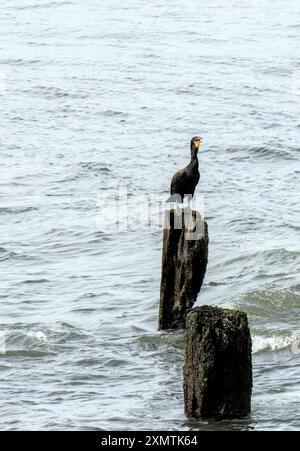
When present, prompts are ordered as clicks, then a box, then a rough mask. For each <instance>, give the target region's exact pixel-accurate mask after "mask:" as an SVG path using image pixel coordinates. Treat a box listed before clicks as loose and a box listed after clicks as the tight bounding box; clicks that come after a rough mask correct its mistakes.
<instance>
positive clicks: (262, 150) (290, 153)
mask: <svg viewBox="0 0 300 451" xmlns="http://www.w3.org/2000/svg"><path fill="white" fill-rule="evenodd" d="M299 150H300V148H299V147H291V146H284V145H283V144H280V143H278V144H276V145H273V146H271V145H269V146H267V145H261V146H237V147H230V148H228V149H227V151H228V152H229V153H230V156H231V157H232V158H234V159H235V160H239V161H242V160H245V159H248V158H264V159H268V160H270V159H281V158H284V159H288V160H296V159H298V158H299ZM297 154H298V155H297Z"/></svg>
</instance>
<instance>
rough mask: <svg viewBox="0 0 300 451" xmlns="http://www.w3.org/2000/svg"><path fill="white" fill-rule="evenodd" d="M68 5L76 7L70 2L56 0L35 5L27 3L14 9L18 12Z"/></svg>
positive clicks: (35, 3)
mask: <svg viewBox="0 0 300 451" xmlns="http://www.w3.org/2000/svg"><path fill="white" fill-rule="evenodd" d="M66 5H74V2H71V1H69V0H56V1H50V2H49V1H44V2H43V1H39V2H36V1H34V2H33V3H32V2H30V3H27V4H26V5H22V6H14V7H13V9H16V10H24V9H42V8H52V7H53V6H66Z"/></svg>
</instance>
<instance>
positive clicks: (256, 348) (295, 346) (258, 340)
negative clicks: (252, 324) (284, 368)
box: [253, 333, 300, 354]
mask: <svg viewBox="0 0 300 451" xmlns="http://www.w3.org/2000/svg"><path fill="white" fill-rule="evenodd" d="M286 348H291V351H292V352H293V354H298V353H300V334H299V333H297V334H294V335H292V336H288V337H279V336H276V335H272V336H270V337H263V336H254V337H253V352H254V353H257V352H263V351H279V350H281V349H286Z"/></svg>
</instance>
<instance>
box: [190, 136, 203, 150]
mask: <svg viewBox="0 0 300 451" xmlns="http://www.w3.org/2000/svg"><path fill="white" fill-rule="evenodd" d="M201 141H202V138H201V137H200V136H194V138H192V140H191V150H198V149H199V147H200V144H201Z"/></svg>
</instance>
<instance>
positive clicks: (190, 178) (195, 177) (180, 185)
mask: <svg viewBox="0 0 300 451" xmlns="http://www.w3.org/2000/svg"><path fill="white" fill-rule="evenodd" d="M200 142H201V138H199V137H198V136H196V137H194V138H193V139H192V141H191V161H190V163H189V164H188V165H187V166H186V167H185V168H183V169H181V170H180V171H178V172H176V174H174V175H173V177H172V181H171V197H170V198H169V199H168V200H167V202H179V203H181V202H183V199H184V197H193V196H194V193H195V189H196V186H197V185H198V182H199V180H200V172H199V162H198V149H199V146H200Z"/></svg>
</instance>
